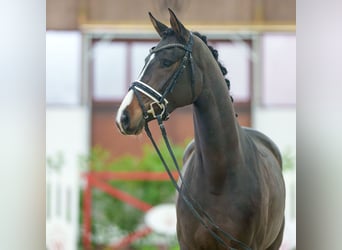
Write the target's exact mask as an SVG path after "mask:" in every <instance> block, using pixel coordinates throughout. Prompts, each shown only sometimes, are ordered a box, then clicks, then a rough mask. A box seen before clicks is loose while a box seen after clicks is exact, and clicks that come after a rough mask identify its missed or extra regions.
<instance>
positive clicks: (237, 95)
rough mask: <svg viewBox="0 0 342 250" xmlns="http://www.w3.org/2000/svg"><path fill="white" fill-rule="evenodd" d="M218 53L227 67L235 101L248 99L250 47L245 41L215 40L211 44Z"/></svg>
mask: <svg viewBox="0 0 342 250" xmlns="http://www.w3.org/2000/svg"><path fill="white" fill-rule="evenodd" d="M213 47H214V48H215V49H217V51H218V53H219V61H220V62H221V63H222V64H223V65H224V66H225V67H226V68H227V70H228V74H227V75H226V78H228V79H229V80H230V94H231V95H232V96H233V98H234V100H236V101H243V102H245V101H249V100H250V79H251V70H250V57H251V49H250V47H249V45H248V44H247V43H245V42H233V43H228V42H217V43H215V45H214V46H213Z"/></svg>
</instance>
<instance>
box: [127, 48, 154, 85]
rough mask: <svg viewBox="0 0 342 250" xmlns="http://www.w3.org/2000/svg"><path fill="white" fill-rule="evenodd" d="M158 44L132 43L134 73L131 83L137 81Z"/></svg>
mask: <svg viewBox="0 0 342 250" xmlns="http://www.w3.org/2000/svg"><path fill="white" fill-rule="evenodd" d="M156 45H157V42H134V43H132V73H131V79H130V81H131V82H132V81H134V80H137V77H138V76H139V74H140V72H141V70H142V69H143V67H144V65H145V58H146V57H147V56H148V54H149V53H150V49H151V48H152V47H153V46H156Z"/></svg>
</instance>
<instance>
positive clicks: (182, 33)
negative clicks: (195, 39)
mask: <svg viewBox="0 0 342 250" xmlns="http://www.w3.org/2000/svg"><path fill="white" fill-rule="evenodd" d="M169 12H170V24H171V27H172V29H173V30H174V31H175V33H176V36H177V37H178V38H179V39H182V40H184V42H187V41H188V40H189V38H190V31H189V30H187V29H186V28H185V27H184V25H183V24H182V23H181V22H180V21H179V20H178V18H177V17H176V15H175V13H174V12H173V11H172V10H171V9H170V8H169Z"/></svg>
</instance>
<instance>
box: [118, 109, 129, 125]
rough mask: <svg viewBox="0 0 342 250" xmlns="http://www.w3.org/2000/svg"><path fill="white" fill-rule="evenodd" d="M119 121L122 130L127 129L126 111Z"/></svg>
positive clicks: (127, 117) (127, 116) (127, 118)
mask: <svg viewBox="0 0 342 250" xmlns="http://www.w3.org/2000/svg"><path fill="white" fill-rule="evenodd" d="M120 121H121V124H122V126H123V128H127V127H129V115H128V112H127V111H126V110H125V111H124V112H123V113H122V115H121V119H120Z"/></svg>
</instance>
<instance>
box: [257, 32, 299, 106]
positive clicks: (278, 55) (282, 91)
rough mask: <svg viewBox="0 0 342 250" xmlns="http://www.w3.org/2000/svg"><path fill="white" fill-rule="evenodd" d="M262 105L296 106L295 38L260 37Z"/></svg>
mask: <svg viewBox="0 0 342 250" xmlns="http://www.w3.org/2000/svg"><path fill="white" fill-rule="evenodd" d="M262 60H263V72H262V73H263V79H262V104H263V105H266V106H274V105H295V104H296V36H295V35H294V34H272V33H268V34H265V35H263V37H262Z"/></svg>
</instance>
